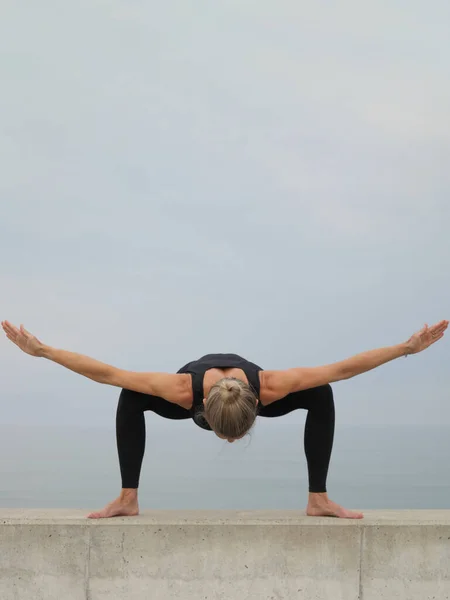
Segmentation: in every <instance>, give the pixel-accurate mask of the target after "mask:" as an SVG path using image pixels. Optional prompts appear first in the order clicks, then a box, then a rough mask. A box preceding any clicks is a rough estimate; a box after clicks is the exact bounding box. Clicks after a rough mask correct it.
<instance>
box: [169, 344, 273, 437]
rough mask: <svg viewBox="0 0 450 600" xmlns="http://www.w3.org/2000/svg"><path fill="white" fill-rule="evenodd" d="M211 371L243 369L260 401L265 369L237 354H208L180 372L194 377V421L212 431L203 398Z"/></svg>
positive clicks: (192, 410)
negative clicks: (204, 411)
mask: <svg viewBox="0 0 450 600" xmlns="http://www.w3.org/2000/svg"><path fill="white" fill-rule="evenodd" d="M209 369H242V371H244V373H245V375H246V377H247V380H248V383H249V385H250V387H251V388H252V389H253V392H254V393H255V395H256V397H257V398H258V400H259V394H260V382H259V372H260V371H262V370H263V369H262V368H261V367H258V365H255V364H254V363H252V362H250V361H248V360H246V359H245V358H242V356H238V355H237V354H206V355H205V356H202V358H199V359H198V360H194V361H192V362H190V363H188V364H187V365H185V366H184V367H182V368H181V369H180V370H179V371H178V373H190V374H191V375H192V395H193V403H192V408H191V411H190V412H191V416H192V418H193V420H194V421H195V423H196V424H197V425H199V427H202V428H203V429H209V430H211V427H210V426H209V425H208V423H207V422H206V420H205V418H204V417H203V398H204V397H205V396H204V393H203V379H204V377H205V373H206V371H208V370H209Z"/></svg>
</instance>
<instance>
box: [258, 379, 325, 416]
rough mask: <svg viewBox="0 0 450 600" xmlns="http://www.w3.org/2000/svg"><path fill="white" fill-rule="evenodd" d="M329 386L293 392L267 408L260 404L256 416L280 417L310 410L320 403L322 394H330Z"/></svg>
mask: <svg viewBox="0 0 450 600" xmlns="http://www.w3.org/2000/svg"><path fill="white" fill-rule="evenodd" d="M330 391H331V387H330V386H329V385H321V386H319V387H315V388H311V389H309V390H302V391H301V392H293V393H292V394H288V395H287V396H285V397H284V398H281V399H280V400H276V401H275V402H272V403H271V404H268V405H267V406H263V405H262V404H260V408H259V412H258V415H259V416H260V417H269V418H270V417H282V416H284V415H287V414H289V413H290V412H292V411H294V410H297V409H304V410H310V409H311V408H314V406H315V405H316V404H317V403H318V402H319V401H320V399H321V398H322V397H323V395H324V392H326V393H327V395H328V394H329V393H330Z"/></svg>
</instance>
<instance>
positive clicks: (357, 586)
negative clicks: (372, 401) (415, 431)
mask: <svg viewBox="0 0 450 600" xmlns="http://www.w3.org/2000/svg"><path fill="white" fill-rule="evenodd" d="M84 515H85V513H84V512H80V511H67V510H64V511H62V510H55V511H40V510H5V509H2V510H0V599H1V600H19V599H20V600H31V599H33V600H72V599H73V600H104V599H106V598H107V599H108V600H116V599H122V598H123V599H127V600H135V599H136V600H137V599H139V600H141V599H142V598H150V599H153V598H154V599H155V600H166V599H175V598H177V599H182V600H191V599H195V600H204V599H205V600H214V599H221V600H222V599H223V600H234V599H239V600H279V599H284V598H286V599H291V598H301V599H302V600H310V599H311V600H313V599H314V600H322V599H323V600H328V599H330V600H357V599H359V600H375V598H376V599H377V600H378V599H380V600H384V599H388V598H389V600H393V599H396V598H398V599H402V600H403V599H405V600H415V599H416V598H417V599H420V600H427V599H429V600H432V599H433V598H434V599H435V600H446V599H449V600H450V511H383V512H375V511H368V512H366V518H365V519H364V520H362V521H343V520H338V519H319V518H314V519H312V518H309V517H305V516H304V514H303V513H301V512H300V511H273V512H267V511H264V512H263V511H251V512H236V511H211V512H207V511H201V512H196V511H187V512H179V511H167V512H166V511H153V512H145V513H144V514H143V515H141V516H139V517H133V518H130V519H122V518H120V519H108V520H102V521H90V520H87V519H86V518H85V517H84Z"/></svg>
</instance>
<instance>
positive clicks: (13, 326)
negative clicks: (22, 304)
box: [5, 321, 20, 335]
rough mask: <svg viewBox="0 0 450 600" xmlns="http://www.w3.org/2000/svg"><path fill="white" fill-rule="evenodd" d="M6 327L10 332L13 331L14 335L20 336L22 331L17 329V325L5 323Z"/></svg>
mask: <svg viewBox="0 0 450 600" xmlns="http://www.w3.org/2000/svg"><path fill="white" fill-rule="evenodd" d="M5 324H6V327H7V329H8V331H12V332H13V333H15V334H16V335H19V334H20V331H19V330H18V329H17V327H16V326H15V325H13V324H12V323H10V322H9V321H5Z"/></svg>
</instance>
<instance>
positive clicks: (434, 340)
mask: <svg viewBox="0 0 450 600" xmlns="http://www.w3.org/2000/svg"><path fill="white" fill-rule="evenodd" d="M443 337H444V334H443V333H440V334H439V335H437V336H436V337H433V339H432V340H431V343H432V344H434V343H435V342H437V341H438V340H440V339H441V338H443Z"/></svg>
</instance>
